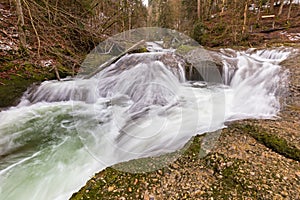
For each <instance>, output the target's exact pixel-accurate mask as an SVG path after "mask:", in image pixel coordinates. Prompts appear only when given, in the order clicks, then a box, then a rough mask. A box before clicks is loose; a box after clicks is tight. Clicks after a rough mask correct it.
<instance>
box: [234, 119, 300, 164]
mask: <svg viewBox="0 0 300 200" xmlns="http://www.w3.org/2000/svg"><path fill="white" fill-rule="evenodd" d="M237 127H238V128H239V129H242V130H243V131H245V132H246V133H248V134H249V135H251V136H252V137H253V138H255V139H256V140H257V141H258V142H260V143H262V144H264V145H265V146H266V147H268V148H270V149H272V150H273V151H275V152H276V153H279V154H281V155H283V156H285V157H286V158H290V159H293V160H296V161H300V149H298V148H296V147H295V146H294V145H291V144H289V143H288V142H287V141H286V140H285V139H284V138H281V137H279V136H277V135H274V134H270V133H267V131H266V130H265V129H263V128H262V127H259V126H255V125H249V124H247V125H237Z"/></svg>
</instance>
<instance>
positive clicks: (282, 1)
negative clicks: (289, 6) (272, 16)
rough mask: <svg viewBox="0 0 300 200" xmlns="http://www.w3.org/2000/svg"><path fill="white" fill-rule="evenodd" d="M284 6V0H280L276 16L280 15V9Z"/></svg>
mask: <svg viewBox="0 0 300 200" xmlns="http://www.w3.org/2000/svg"><path fill="white" fill-rule="evenodd" d="M283 6H284V0H280V7H279V11H278V14H277V15H278V16H280V15H281V14H282V9H283Z"/></svg>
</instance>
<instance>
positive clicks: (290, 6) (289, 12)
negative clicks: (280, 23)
mask: <svg viewBox="0 0 300 200" xmlns="http://www.w3.org/2000/svg"><path fill="white" fill-rule="evenodd" d="M292 5H293V0H290V5H289V11H288V14H287V20H289V19H290V17H291V10H292Z"/></svg>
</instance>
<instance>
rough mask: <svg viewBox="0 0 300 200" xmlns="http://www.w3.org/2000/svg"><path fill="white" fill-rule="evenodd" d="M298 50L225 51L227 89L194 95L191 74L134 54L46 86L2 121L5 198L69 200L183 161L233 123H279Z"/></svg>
mask: <svg viewBox="0 0 300 200" xmlns="http://www.w3.org/2000/svg"><path fill="white" fill-rule="evenodd" d="M290 53H291V51H290V50H285V49H277V50H276V49H273V50H259V51H258V50H257V51H254V50H251V51H250V50H249V51H246V52H236V51H233V50H230V49H225V50H222V51H221V52H220V53H219V55H220V56H221V57H222V59H223V64H224V71H223V73H224V75H223V79H224V83H226V84H227V86H226V85H222V84H212V83H208V86H207V87H204V88H203V87H200V88H198V87H193V86H192V84H191V83H190V82H188V81H186V80H185V70H184V69H183V67H182V66H180V65H178V67H177V68H174V67H170V66H166V65H164V64H163V63H162V62H160V61H158V60H157V59H154V58H155V56H159V55H160V54H162V53H146V54H132V55H126V56H124V57H123V58H121V59H120V60H119V61H118V62H117V63H120V62H123V61H124V60H128V59H136V60H137V61H138V62H136V63H134V64H132V65H131V66H126V68H122V69H120V67H118V64H117V63H116V64H112V65H111V66H109V67H107V68H105V69H104V70H102V71H101V72H100V73H98V74H97V75H96V76H94V77H93V78H90V79H80V78H78V79H75V80H70V81H62V82H58V81H46V82H43V83H42V84H41V85H40V86H39V87H38V88H35V89H33V90H31V92H28V93H27V94H25V95H24V97H23V99H22V101H21V103H20V104H19V105H18V106H16V107H12V108H9V109H8V110H6V111H2V112H0V199H1V200H19V199H23V200H34V199H36V200H40V199H43V200H47V199H49V200H54V199H68V198H69V197H70V196H71V195H72V193H73V192H76V191H77V190H79V189H80V187H82V186H83V185H84V184H85V182H86V181H87V180H88V179H89V178H91V176H92V175H93V174H94V173H96V172H97V171H100V170H102V169H104V168H105V167H107V166H111V165H113V164H116V163H120V162H122V161H127V160H130V159H136V158H141V157H146V156H155V155H160V154H163V153H167V152H173V151H175V150H177V149H179V148H181V147H183V145H184V144H185V143H186V142H187V141H188V140H189V139H190V138H191V137H192V136H194V135H197V134H203V133H206V132H212V131H215V130H219V129H221V128H223V127H224V123H225V122H226V121H232V120H238V119H245V118H274V117H275V116H276V114H277V113H278V111H279V110H280V101H279V97H280V96H282V93H283V92H284V91H285V89H286V86H287V78H288V76H287V72H286V71H284V70H283V69H282V68H281V67H280V66H279V63H280V62H281V61H283V60H285V59H287V58H288V56H289V55H290Z"/></svg>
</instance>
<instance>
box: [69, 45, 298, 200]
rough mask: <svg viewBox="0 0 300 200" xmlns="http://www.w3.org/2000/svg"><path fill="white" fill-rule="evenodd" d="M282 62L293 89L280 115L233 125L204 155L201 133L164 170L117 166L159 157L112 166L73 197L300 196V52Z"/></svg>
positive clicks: (222, 133) (205, 197)
mask: <svg viewBox="0 0 300 200" xmlns="http://www.w3.org/2000/svg"><path fill="white" fill-rule="evenodd" d="M297 48H299V47H297ZM282 65H283V66H284V67H286V68H288V69H289V71H290V93H289V96H288V98H287V101H286V103H284V104H285V107H284V108H283V110H282V112H281V113H280V118H279V119H277V120H263V121H262V120H247V121H239V122H234V123H232V124H229V126H228V128H227V129H223V130H222V132H221V135H220V137H219V140H218V142H217V144H216V146H215V147H214V148H213V150H212V151H211V152H210V153H209V154H208V155H207V156H205V157H203V158H202V157H200V156H199V151H200V149H201V147H200V143H201V140H202V139H203V137H200V136H197V137H195V138H194V140H193V143H192V145H191V146H190V147H189V148H188V150H187V151H185V153H184V154H183V155H181V156H180V157H179V158H178V159H177V160H176V161H175V162H174V163H172V164H170V165H168V166H166V167H164V168H162V169H159V170H155V171H152V172H148V173H127V172H124V170H117V169H125V171H128V168H130V167H134V166H136V164H137V163H144V166H151V164H153V163H155V162H153V160H155V159H156V158H147V159H141V160H139V161H130V162H127V163H122V164H119V165H117V166H113V167H109V168H107V169H105V170H103V171H101V172H99V173H97V174H96V175H95V176H94V177H93V178H92V179H91V180H89V181H88V182H87V184H86V185H85V186H84V187H83V188H82V189H81V190H80V191H79V192H78V193H75V194H74V195H73V196H72V198H71V199H73V200H74V199H145V200H148V199H299V198H300V131H299V130H300V124H299V119H300V82H299V80H300V56H299V55H297V56H295V57H294V58H292V59H289V60H287V61H285V62H284V63H282ZM153 167H154V166H153ZM126 169H127V170H126Z"/></svg>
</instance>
